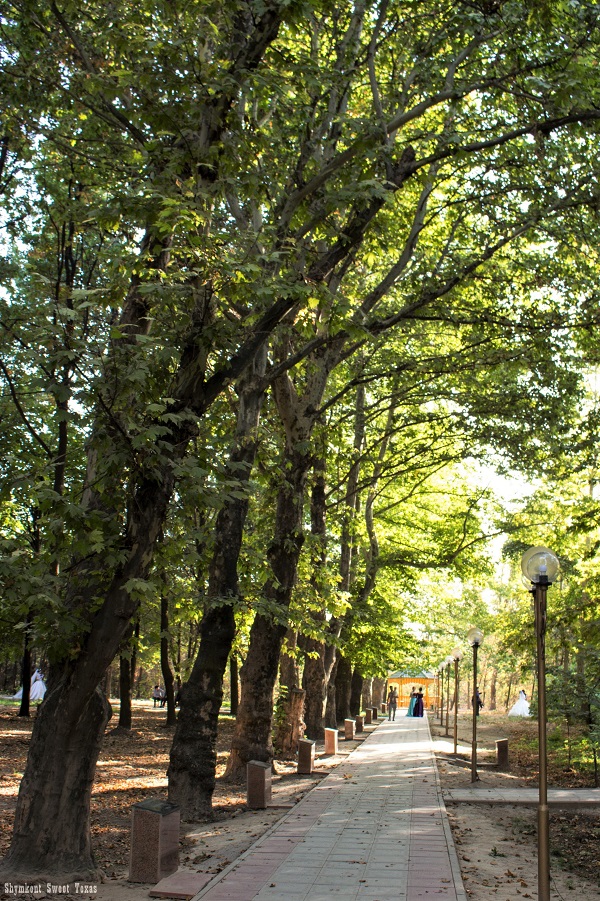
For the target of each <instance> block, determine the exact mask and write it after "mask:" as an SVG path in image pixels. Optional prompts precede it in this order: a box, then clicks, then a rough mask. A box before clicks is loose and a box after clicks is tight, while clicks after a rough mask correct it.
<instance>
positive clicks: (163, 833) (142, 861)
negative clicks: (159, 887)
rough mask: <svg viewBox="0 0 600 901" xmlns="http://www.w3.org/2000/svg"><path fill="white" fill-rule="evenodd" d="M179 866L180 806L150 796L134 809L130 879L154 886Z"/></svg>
mask: <svg viewBox="0 0 600 901" xmlns="http://www.w3.org/2000/svg"><path fill="white" fill-rule="evenodd" d="M178 867H179V807H177V806H176V805H175V804H170V803H169V802H168V801H162V800H161V799H160V798H149V799H148V800H147V801H140V803H139V804H134V805H133V807H132V810H131V850H130V854H129V876H128V879H129V882H151V883H152V884H153V885H155V884H156V883H157V882H160V880H161V879H164V877H165V876H170V875H171V873H174V872H175V871H176V870H177V868H178Z"/></svg>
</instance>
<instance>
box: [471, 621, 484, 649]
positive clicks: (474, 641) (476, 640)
mask: <svg viewBox="0 0 600 901" xmlns="http://www.w3.org/2000/svg"><path fill="white" fill-rule="evenodd" d="M467 641H468V642H469V644H470V645H471V647H475V645H477V646H478V647H479V645H480V644H481V642H482V641H483V632H482V631H481V629H478V628H477V626H473V628H472V629H469V631H468V632H467Z"/></svg>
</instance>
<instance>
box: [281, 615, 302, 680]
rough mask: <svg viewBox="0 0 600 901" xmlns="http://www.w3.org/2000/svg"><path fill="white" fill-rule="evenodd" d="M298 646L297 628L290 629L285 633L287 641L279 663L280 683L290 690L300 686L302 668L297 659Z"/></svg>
mask: <svg viewBox="0 0 600 901" xmlns="http://www.w3.org/2000/svg"><path fill="white" fill-rule="evenodd" d="M297 647H298V633H297V632H296V630H295V629H288V630H287V632H286V633H285V641H284V643H283V648H282V651H281V660H280V663H279V684H280V685H281V686H282V687H283V688H285V689H287V691H288V692H290V691H292V689H294V688H298V684H299V682H300V670H299V667H298V661H297V659H296V649H297Z"/></svg>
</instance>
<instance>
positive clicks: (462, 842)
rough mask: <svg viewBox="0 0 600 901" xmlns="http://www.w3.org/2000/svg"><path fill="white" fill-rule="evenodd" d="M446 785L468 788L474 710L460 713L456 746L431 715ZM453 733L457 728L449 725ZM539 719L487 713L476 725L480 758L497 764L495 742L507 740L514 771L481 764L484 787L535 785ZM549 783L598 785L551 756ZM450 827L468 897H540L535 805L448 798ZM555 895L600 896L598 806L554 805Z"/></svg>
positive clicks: (587, 900) (506, 900) (588, 900)
mask: <svg viewBox="0 0 600 901" xmlns="http://www.w3.org/2000/svg"><path fill="white" fill-rule="evenodd" d="M430 723H431V731H432V735H433V737H434V741H435V750H436V757H437V761H438V771H439V774H440V781H441V784H442V788H446V789H452V788H453V789H457V788H470V787H471V770H470V762H469V761H470V750H471V735H472V733H471V724H472V718H471V716H470V714H467V713H465V714H462V715H460V716H459V730H458V740H459V746H458V752H459V755H461V756H463V757H464V761H463V762H462V765H457V762H456V761H455V760H454V758H453V754H452V751H453V744H452V738H446V737H445V729H443V728H441V727H440V726H439V725H438V724H437V722H435V723H434V721H433V720H432V719H430ZM450 732H451V733H452V728H451V729H450ZM536 736H537V723H536V721H534V720H522V719H520V718H515V719H514V720H512V719H510V718H508V717H506V716H501V715H496V714H490V713H485V712H482V715H481V717H480V718H479V725H478V760H479V761H481V763H482V764H486V763H488V764H493V762H494V760H495V756H496V752H495V741H496V740H497V739H501V738H508V739H509V748H510V766H511V769H510V772H508V773H501V772H498V771H497V770H495V769H494V768H493V767H489V768H488V767H487V766H485V765H483V766H481V767H480V768H479V770H478V772H479V777H480V784H481V785H482V786H483V787H485V788H494V787H503V788H520V787H522V788H532V787H536V786H537V785H538V783H537V776H538V768H537V756H536V754H535V750H534V746H535V741H536ZM517 749H518V750H517ZM548 785H549V786H550V787H554V788H583V787H585V785H588V786H590V787H592V786H593V779H592V780H590V778H587V780H586V779H584V778H582V777H581V775H580V774H579V773H578V772H577V771H575V770H573V769H571V768H568V767H564V766H562V765H560V763H558V762H557V761H555V760H554V758H553V755H552V754H550V757H549V766H548ZM447 810H448V816H449V819H450V825H451V827H452V833H453V836H454V841H455V844H456V850H457V853H458V859H459V863H460V867H461V872H462V876H463V881H464V884H465V889H466V891H467V894H468V897H469V899H470V901H491V899H497V901H521V899H523V898H537V896H538V895H537V822H536V819H537V811H536V809H535V808H534V807H521V806H519V807H516V806H512V805H511V806H500V805H498V806H494V805H491V804H488V805H472V804H449V805H448V806H447ZM550 854H551V864H550V866H551V893H552V898H553V899H557V901H558V899H563V901H567V899H577V901H593V899H598V898H600V810H596V811H594V812H591V811H590V810H589V809H586V810H552V809H551V811H550Z"/></svg>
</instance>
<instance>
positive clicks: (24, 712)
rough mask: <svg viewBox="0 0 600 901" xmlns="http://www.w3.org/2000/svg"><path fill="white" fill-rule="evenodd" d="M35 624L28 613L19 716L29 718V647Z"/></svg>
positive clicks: (24, 640) (24, 639)
mask: <svg viewBox="0 0 600 901" xmlns="http://www.w3.org/2000/svg"><path fill="white" fill-rule="evenodd" d="M32 623H33V615H32V613H31V611H30V610H28V611H27V625H26V627H25V634H24V636H23V659H22V661H21V686H22V689H23V691H22V694H21V703H20V705H19V714H18V715H19V716H29V694H30V692H31V647H30V645H29V633H30V629H31V625H32Z"/></svg>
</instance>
